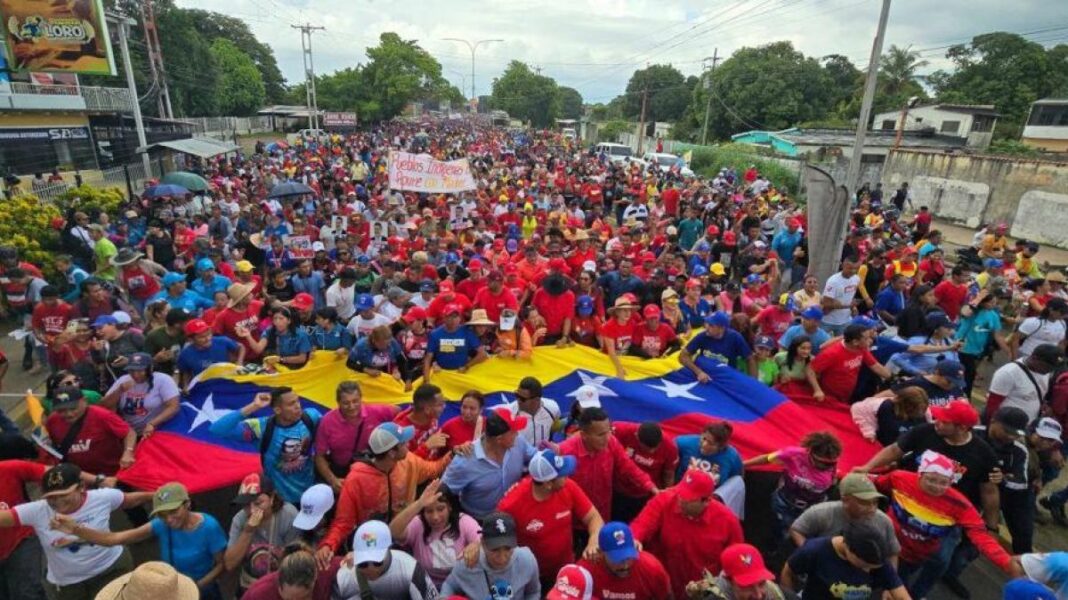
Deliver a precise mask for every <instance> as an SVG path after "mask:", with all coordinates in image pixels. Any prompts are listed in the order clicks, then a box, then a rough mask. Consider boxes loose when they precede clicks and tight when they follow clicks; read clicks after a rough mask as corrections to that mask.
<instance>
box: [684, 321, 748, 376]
mask: <svg viewBox="0 0 1068 600" xmlns="http://www.w3.org/2000/svg"><path fill="white" fill-rule="evenodd" d="M686 351H687V352H689V353H690V356H692V357H694V358H697V357H698V356H699V355H704V356H707V357H709V358H713V359H715V360H718V361H720V362H722V363H724V364H726V365H729V366H731V367H737V366H738V359H747V358H749V355H750V354H752V350H750V349H749V344H747V343H745V338H743V337H742V334H740V333H738V332H737V331H735V330H733V329H728V330H726V331H724V332H723V337H720V338H718V339H717V338H714V337H712V336H710V335H708V332H707V331H702V332H701V333H699V334H697V335H695V336H694V338H693V339H692V340H690V343H689V344H686Z"/></svg>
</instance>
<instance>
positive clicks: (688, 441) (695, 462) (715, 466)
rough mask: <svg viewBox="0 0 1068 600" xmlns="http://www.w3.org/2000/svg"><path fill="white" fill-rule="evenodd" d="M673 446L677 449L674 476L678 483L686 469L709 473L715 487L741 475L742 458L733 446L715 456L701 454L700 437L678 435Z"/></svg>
mask: <svg viewBox="0 0 1068 600" xmlns="http://www.w3.org/2000/svg"><path fill="white" fill-rule="evenodd" d="M675 445H676V446H678V447H679V469H678V472H677V473H675V476H676V477H677V478H678V479H679V480H680V481H681V480H682V475H683V473H685V472H686V471H687V470H688V469H700V470H702V471H705V472H707V473H710V474H711V475H712V479H714V480H715V481H716V485H717V486H718V485H719V484H720V483H721V482H724V481H727V480H728V479H730V478H731V477H734V476H735V475H741V474H742V456H741V455H740V454H738V451H737V450H736V449H735V448H734V446H727V447H726V448H723V449H722V450H720V451H719V452H717V453H715V454H703V453H702V452H701V436H700V435H680V436H679V437H677V438H675Z"/></svg>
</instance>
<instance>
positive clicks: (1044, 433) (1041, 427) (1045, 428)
mask: <svg viewBox="0 0 1068 600" xmlns="http://www.w3.org/2000/svg"><path fill="white" fill-rule="evenodd" d="M1035 433H1036V434H1037V435H1038V437H1040V438H1046V439H1047V440H1054V441H1057V442H1059V441H1061V436H1062V435H1063V434H1064V430H1063V429H1062V428H1061V424H1060V423H1058V422H1057V420H1056V419H1052V418H1050V417H1042V418H1041V419H1039V421H1038V425H1035Z"/></svg>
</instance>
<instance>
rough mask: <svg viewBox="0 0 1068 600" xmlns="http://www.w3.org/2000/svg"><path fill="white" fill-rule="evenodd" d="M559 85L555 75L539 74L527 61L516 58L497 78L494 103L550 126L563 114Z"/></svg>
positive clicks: (527, 118) (494, 87)
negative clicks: (561, 111) (561, 112)
mask: <svg viewBox="0 0 1068 600" xmlns="http://www.w3.org/2000/svg"><path fill="white" fill-rule="evenodd" d="M558 89H559V88H558V87H557V85H556V81H555V80H553V78H551V77H546V76H544V75H538V74H537V73H535V72H534V71H533V70H531V68H530V67H529V66H527V64H526V63H523V62H520V61H518V60H513V61H512V62H510V63H509V64H508V67H507V68H506V69H505V70H504V73H501V76H500V77H498V78H496V79H494V80H493V95H492V104H493V107H494V108H496V109H500V110H504V111H506V112H507V113H508V114H509V115H510V116H512V117H515V118H517V119H521V120H524V121H530V122H531V124H532V125H533V126H534V127H548V126H550V125H552V122H553V119H555V118H556V117H557V115H559V114H560V96H559V93H558Z"/></svg>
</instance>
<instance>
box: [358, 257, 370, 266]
mask: <svg viewBox="0 0 1068 600" xmlns="http://www.w3.org/2000/svg"><path fill="white" fill-rule="evenodd" d="M356 264H359V265H367V264H371V257H370V256H367V255H366V254H361V255H359V256H357V257H356Z"/></svg>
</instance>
